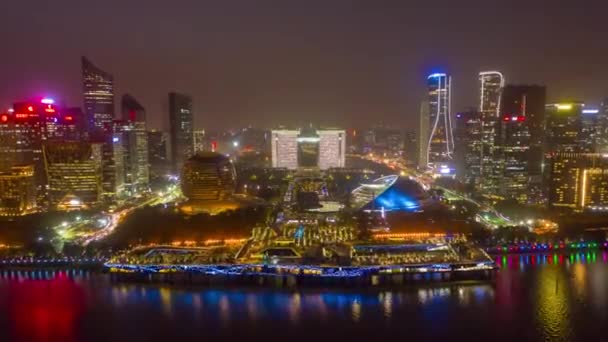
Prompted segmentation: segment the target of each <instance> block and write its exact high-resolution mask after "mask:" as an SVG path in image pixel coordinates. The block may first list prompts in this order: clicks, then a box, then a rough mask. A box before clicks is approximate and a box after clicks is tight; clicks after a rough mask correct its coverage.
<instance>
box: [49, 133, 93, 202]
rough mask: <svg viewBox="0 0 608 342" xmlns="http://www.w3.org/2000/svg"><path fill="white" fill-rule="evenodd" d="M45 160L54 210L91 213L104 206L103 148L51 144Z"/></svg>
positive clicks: (84, 143) (83, 144)
mask: <svg viewBox="0 0 608 342" xmlns="http://www.w3.org/2000/svg"><path fill="white" fill-rule="evenodd" d="M44 160H45V164H46V170H47V178H48V180H49V199H50V204H51V206H52V207H53V208H55V209H59V210H71V209H88V208H92V207H96V206H98V205H100V204H101V202H102V144H100V143H86V142H48V143H45V145H44Z"/></svg>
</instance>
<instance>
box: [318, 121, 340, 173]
mask: <svg viewBox="0 0 608 342" xmlns="http://www.w3.org/2000/svg"><path fill="white" fill-rule="evenodd" d="M317 134H318V135H319V162H318V167H319V168H320V169H321V170H327V169H330V168H340V167H344V166H345V164H346V132H345V131H344V130H329V129H323V130H317Z"/></svg>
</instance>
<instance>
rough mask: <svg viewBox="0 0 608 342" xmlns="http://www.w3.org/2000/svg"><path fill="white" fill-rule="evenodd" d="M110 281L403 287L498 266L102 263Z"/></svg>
mask: <svg viewBox="0 0 608 342" xmlns="http://www.w3.org/2000/svg"><path fill="white" fill-rule="evenodd" d="M105 267H106V270H107V271H108V273H109V274H110V275H111V279H112V280H113V281H119V282H123V281H124V282H136V283H153V284H159V283H160V284H163V283H166V284H177V285H181V284H183V285H202V286H225V285H232V286H262V287H270V288H284V287H285V288H296V287H337V288H351V287H369V286H379V287H385V286H402V285H423V284H433V283H443V282H452V281H466V280H475V281H491V280H493V279H494V277H495V273H496V269H497V267H496V266H495V265H494V263H492V262H488V263H479V264H433V265H390V266H380V265H378V266H361V267H330V266H313V265H247V264H245V265H128V264H106V265H105Z"/></svg>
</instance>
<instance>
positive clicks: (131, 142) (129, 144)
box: [118, 94, 150, 195]
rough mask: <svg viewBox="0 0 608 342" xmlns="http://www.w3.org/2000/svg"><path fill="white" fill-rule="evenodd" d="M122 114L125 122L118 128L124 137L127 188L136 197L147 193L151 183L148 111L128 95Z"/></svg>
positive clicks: (123, 100)
mask: <svg viewBox="0 0 608 342" xmlns="http://www.w3.org/2000/svg"><path fill="white" fill-rule="evenodd" d="M121 112H122V117H123V121H122V124H121V123H118V126H119V127H118V128H119V129H120V130H121V131H122V132H123V135H124V139H123V146H124V151H125V186H126V190H127V191H128V192H129V193H130V194H131V195H134V194H137V193H140V192H142V191H146V190H147V189H148V185H149V181H150V165H149V161H148V132H147V130H146V110H145V109H144V107H143V106H142V105H141V104H139V102H137V100H136V99H135V98H134V97H133V96H131V95H129V94H126V95H124V96H123V97H122V101H121Z"/></svg>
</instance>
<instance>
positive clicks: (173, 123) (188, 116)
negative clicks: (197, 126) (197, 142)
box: [169, 93, 194, 172]
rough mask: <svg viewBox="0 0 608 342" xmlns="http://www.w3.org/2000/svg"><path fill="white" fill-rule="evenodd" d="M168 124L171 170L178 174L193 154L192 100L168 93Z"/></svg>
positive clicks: (184, 96)
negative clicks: (169, 128)
mask: <svg viewBox="0 0 608 342" xmlns="http://www.w3.org/2000/svg"><path fill="white" fill-rule="evenodd" d="M169 124H170V127H171V132H170V134H171V158H172V162H173V170H174V171H175V172H179V171H180V170H181V168H182V166H183V165H184V162H185V161H186V160H187V159H188V158H190V157H191V156H192V155H193V154H194V137H193V134H192V130H193V113H192V98H190V97H189V96H187V95H183V94H178V93H169Z"/></svg>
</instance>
